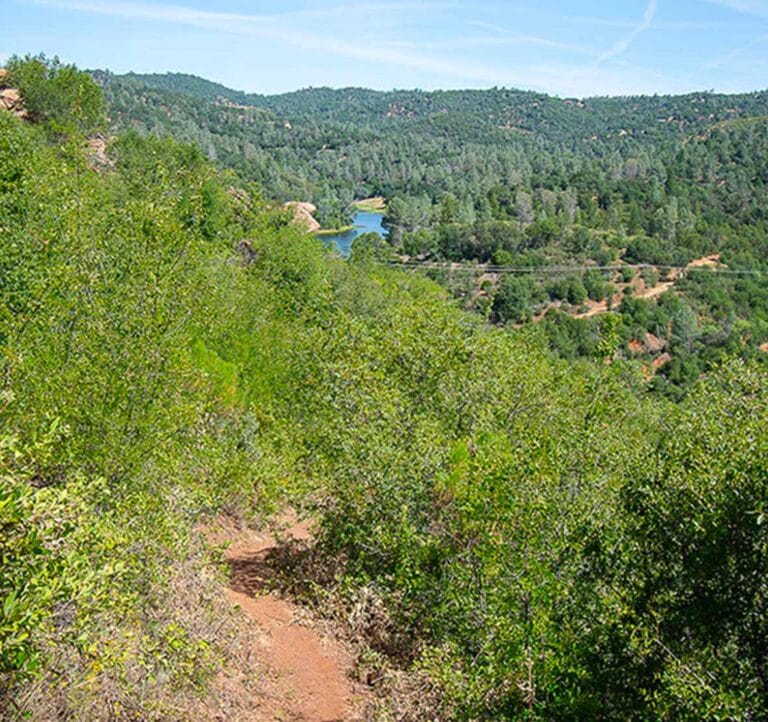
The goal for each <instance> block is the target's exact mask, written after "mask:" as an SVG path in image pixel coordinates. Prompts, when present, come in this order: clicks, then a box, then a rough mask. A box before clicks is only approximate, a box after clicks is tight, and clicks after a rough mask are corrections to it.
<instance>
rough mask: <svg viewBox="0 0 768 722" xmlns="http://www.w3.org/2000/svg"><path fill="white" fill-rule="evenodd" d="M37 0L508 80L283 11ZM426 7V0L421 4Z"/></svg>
mask: <svg viewBox="0 0 768 722" xmlns="http://www.w3.org/2000/svg"><path fill="white" fill-rule="evenodd" d="M35 2H37V3H38V4H41V5H46V6H49V7H57V8H62V9H67V10H74V11H78V12H85V13H92V14H99V15H109V16H113V17H123V18H129V19H136V20H154V21H161V22H167V23H174V24H179V25H192V26H196V27H202V28H206V29H209V30H214V31H219V32H227V33H233V34H238V35H250V36H255V37H261V38H266V39H271V40H276V41H278V42H283V43H287V44H290V45H295V46H297V47H301V48H302V49H305V50H306V49H311V50H318V51H321V52H323V53H328V54H331V55H337V56H342V57H345V58H350V59H354V60H369V61H373V62H377V63H383V64H388V65H397V66H401V67H406V68H410V69H412V70H420V71H425V72H428V73H433V74H436V75H442V76H452V77H456V78H462V79H464V80H468V81H469V80H471V81H475V82H482V83H490V84H497V85H504V84H506V83H508V82H509V81H510V78H509V76H508V74H507V73H505V72H503V71H502V70H500V69H497V68H494V67H486V66H484V65H480V64H475V63H467V62H457V61H454V60H450V59H447V58H442V57H436V56H431V55H425V54H422V53H416V52H412V51H410V50H408V49H405V48H397V47H387V46H385V45H382V44H376V45H372V44H369V43H350V42H348V41H344V40H339V39H337V38H333V37H327V36H324V35H322V34H319V33H313V32H309V31H306V30H302V29H300V28H294V27H291V25H290V24H289V23H286V22H285V16H282V15H278V16H274V15H271V16H270V15H248V14H238V13H222V12H210V11H206V10H196V9H194V8H187V7H183V6H180V5H166V4H161V3H138V2H101V1H99V0H35ZM420 6H421V7H423V4H420Z"/></svg>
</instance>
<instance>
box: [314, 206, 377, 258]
mask: <svg viewBox="0 0 768 722" xmlns="http://www.w3.org/2000/svg"><path fill="white" fill-rule="evenodd" d="M383 220H384V216H383V215H382V214H381V213H369V212H367V211H358V212H357V213H355V215H354V216H353V218H352V223H353V224H354V228H353V229H352V230H351V231H347V232H346V233H340V234H339V235H337V236H320V240H321V241H322V242H323V243H325V244H326V245H331V244H332V243H333V244H334V245H335V246H336V248H338V249H339V253H341V255H342V256H343V257H344V258H348V257H349V253H350V251H351V250H352V241H354V240H355V238H357V237H358V236H362V235H363V234H364V233H378V234H379V235H380V236H382V237H383V238H386V236H387V229H386V228H384V226H383V225H382V221H383Z"/></svg>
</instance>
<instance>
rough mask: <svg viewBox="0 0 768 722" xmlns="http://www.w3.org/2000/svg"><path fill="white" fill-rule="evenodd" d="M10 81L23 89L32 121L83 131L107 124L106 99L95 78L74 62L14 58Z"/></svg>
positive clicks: (10, 64)
mask: <svg viewBox="0 0 768 722" xmlns="http://www.w3.org/2000/svg"><path fill="white" fill-rule="evenodd" d="M6 69H7V70H8V72H9V78H8V83H9V84H10V85H12V86H14V87H16V88H18V89H19V91H20V92H21V96H22V99H23V101H24V107H25V109H26V110H27V112H28V113H29V117H30V118H31V119H32V120H35V121H39V122H43V121H44V122H45V123H47V125H48V126H49V127H50V128H51V129H53V130H55V131H56V132H67V131H68V130H69V129H70V128H74V129H76V130H77V131H78V132H80V133H82V134H89V133H93V132H96V131H98V130H102V129H104V128H105V126H106V114H105V105H104V98H103V96H102V94H101V92H100V90H99V88H98V86H97V85H96V83H95V82H94V81H93V79H92V78H91V77H90V76H89V75H88V74H87V73H85V72H83V71H81V70H78V69H77V68H76V67H75V66H74V65H66V64H64V63H62V62H61V61H60V60H59V59H58V58H53V59H51V60H49V59H48V58H46V57H45V56H44V55H37V56H31V55H27V56H26V57H24V58H20V57H18V56H13V57H11V58H10V59H9V60H8V62H7V63H6Z"/></svg>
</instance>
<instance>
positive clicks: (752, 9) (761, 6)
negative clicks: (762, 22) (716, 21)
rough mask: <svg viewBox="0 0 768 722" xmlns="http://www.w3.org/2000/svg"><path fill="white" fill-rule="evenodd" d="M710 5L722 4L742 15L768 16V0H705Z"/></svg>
mask: <svg viewBox="0 0 768 722" xmlns="http://www.w3.org/2000/svg"><path fill="white" fill-rule="evenodd" d="M703 1H704V2H706V3H709V4H710V5H721V6H722V7H725V8H728V9H730V10H734V11H735V12H737V13H741V14H742V15H751V16H753V17H764V18H768V0H703Z"/></svg>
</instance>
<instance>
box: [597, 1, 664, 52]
mask: <svg viewBox="0 0 768 722" xmlns="http://www.w3.org/2000/svg"><path fill="white" fill-rule="evenodd" d="M655 16H656V0H649V2H648V5H647V6H646V8H645V12H644V13H643V19H642V20H641V21H640V22H639V23H638V24H637V25H635V26H634V27H633V28H632V30H631V31H630V32H629V33H627V34H626V35H624V36H623V37H622V38H619V39H618V40H617V41H616V42H615V43H614V44H613V45H611V47H610V48H609V49H608V50H606V51H605V52H604V53H601V54H600V55H599V56H598V58H597V61H596V62H597V64H598V65H600V64H602V63H605V62H607V61H609V60H612V59H613V58H617V57H619V56H620V55H623V54H624V53H625V52H626V51H627V50H629V46H630V45H632V43H633V42H634V40H635V38H636V37H637V36H638V35H640V33H643V32H645V31H646V30H648V28H650V27H651V23H652V22H653V18H654V17H655Z"/></svg>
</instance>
